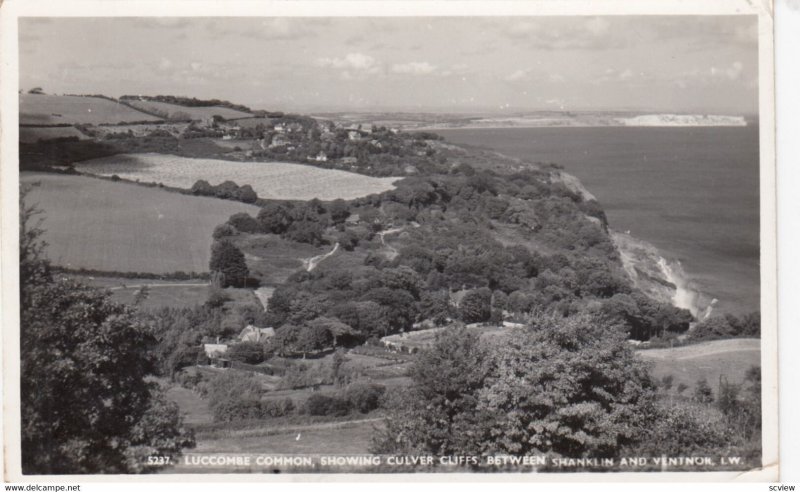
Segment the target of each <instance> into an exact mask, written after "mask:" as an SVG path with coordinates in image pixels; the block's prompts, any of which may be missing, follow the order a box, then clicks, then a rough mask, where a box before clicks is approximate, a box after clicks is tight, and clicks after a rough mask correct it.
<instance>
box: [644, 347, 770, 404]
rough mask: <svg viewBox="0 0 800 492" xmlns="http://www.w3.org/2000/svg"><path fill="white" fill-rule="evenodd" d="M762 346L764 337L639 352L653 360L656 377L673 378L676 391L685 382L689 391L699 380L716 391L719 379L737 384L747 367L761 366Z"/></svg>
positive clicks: (653, 373)
mask: <svg viewBox="0 0 800 492" xmlns="http://www.w3.org/2000/svg"><path fill="white" fill-rule="evenodd" d="M760 347H761V340H758V339H753V338H740V339H733V340H715V341H712V342H703V343H698V344H696V345H688V346H685V347H677V348H672V349H653V350H639V351H637V352H636V353H637V354H638V355H639V356H640V357H641V358H642V359H645V360H649V361H652V362H653V364H654V365H653V370H652V371H651V373H652V375H653V376H654V377H655V378H656V379H658V380H661V378H663V377H664V376H672V377H673V383H672V387H673V391H675V388H677V386H678V385H679V384H681V383H683V384H685V385H686V386H688V388H687V390H686V392H685V393H684V394H690V393H691V391H693V390H694V387H695V385H696V384H697V381H698V380H700V379H705V380H706V381H707V382H708V384H709V385H710V386H711V388H712V389H713V390H714V393H715V394H716V392H717V386H718V385H719V381H720V378H723V379H727V381H728V382H730V383H737V384H738V383H741V382H742V381H743V380H744V376H745V373H746V372H747V370H748V369H750V368H751V367H752V366H758V367H760V366H761V348H760Z"/></svg>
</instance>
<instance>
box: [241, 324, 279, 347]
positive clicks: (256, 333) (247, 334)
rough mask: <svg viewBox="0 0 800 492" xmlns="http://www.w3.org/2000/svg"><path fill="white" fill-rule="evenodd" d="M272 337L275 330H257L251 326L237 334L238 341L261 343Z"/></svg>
mask: <svg viewBox="0 0 800 492" xmlns="http://www.w3.org/2000/svg"><path fill="white" fill-rule="evenodd" d="M274 336H275V328H258V327H256V326H253V325H247V326H246V327H244V329H243V330H242V332H241V333H239V341H242V342H255V343H261V342H264V341H266V340H268V339H270V338H272V337H274Z"/></svg>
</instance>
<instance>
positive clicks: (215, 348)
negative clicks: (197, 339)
mask: <svg viewBox="0 0 800 492" xmlns="http://www.w3.org/2000/svg"><path fill="white" fill-rule="evenodd" d="M203 351H204V352H205V353H206V356H208V358H209V359H218V358H220V357H221V356H222V355H223V354H225V353H226V352H227V351H228V344H227V343H204V344H203Z"/></svg>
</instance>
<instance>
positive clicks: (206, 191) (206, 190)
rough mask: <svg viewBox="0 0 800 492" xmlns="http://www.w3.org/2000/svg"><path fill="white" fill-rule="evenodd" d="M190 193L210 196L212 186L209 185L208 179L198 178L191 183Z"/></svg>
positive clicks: (212, 189) (212, 190) (212, 191)
mask: <svg viewBox="0 0 800 492" xmlns="http://www.w3.org/2000/svg"><path fill="white" fill-rule="evenodd" d="M192 193H193V194H195V195H204V196H211V195H213V194H214V187H213V186H211V184H210V183H209V182H208V181H206V180H204V179H198V180H197V181H195V183H194V184H193V185H192Z"/></svg>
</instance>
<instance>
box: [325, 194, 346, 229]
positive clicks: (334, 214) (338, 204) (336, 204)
mask: <svg viewBox="0 0 800 492" xmlns="http://www.w3.org/2000/svg"><path fill="white" fill-rule="evenodd" d="M328 213H330V215H331V222H333V223H334V224H341V223H342V222H344V221H345V219H347V217H349V216H350V207H349V206H348V205H347V202H346V201H344V200H342V199H341V198H337V199H336V200H334V201H332V202H331V204H330V206H328Z"/></svg>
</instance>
